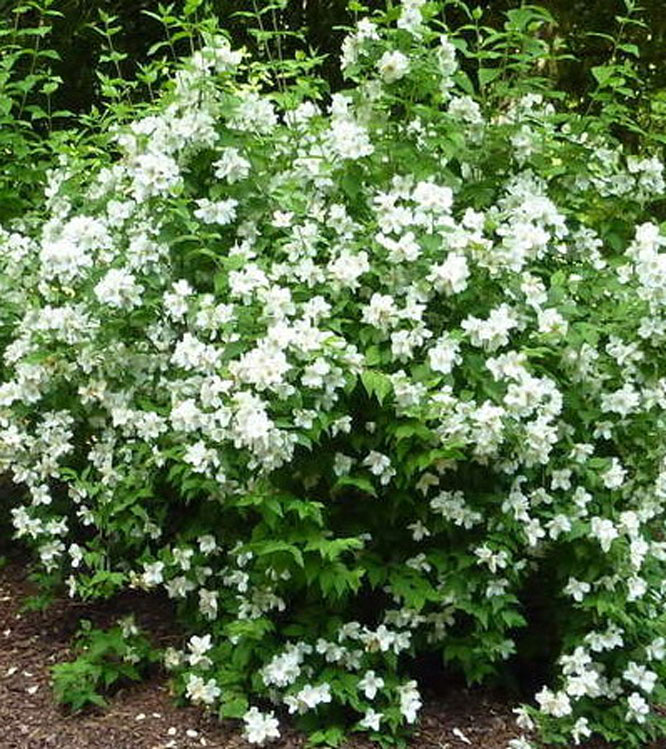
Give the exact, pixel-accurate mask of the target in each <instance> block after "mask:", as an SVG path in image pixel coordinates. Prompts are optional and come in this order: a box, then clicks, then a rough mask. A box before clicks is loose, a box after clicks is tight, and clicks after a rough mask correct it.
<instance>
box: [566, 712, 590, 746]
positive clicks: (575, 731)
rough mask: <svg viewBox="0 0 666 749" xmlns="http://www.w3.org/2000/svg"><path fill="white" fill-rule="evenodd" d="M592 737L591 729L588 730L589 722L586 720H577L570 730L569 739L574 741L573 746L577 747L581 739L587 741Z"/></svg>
mask: <svg viewBox="0 0 666 749" xmlns="http://www.w3.org/2000/svg"><path fill="white" fill-rule="evenodd" d="M591 735H592V729H591V728H590V725H589V721H588V719H587V718H584V717H583V718H578V720H577V721H576V722H575V723H574V725H573V728H572V729H571V737H572V738H573V740H574V744H575V745H576V746H579V744H580V742H581V739H589V738H590V736H591Z"/></svg>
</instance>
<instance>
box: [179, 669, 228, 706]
mask: <svg viewBox="0 0 666 749" xmlns="http://www.w3.org/2000/svg"><path fill="white" fill-rule="evenodd" d="M185 694H186V696H187V697H188V699H190V700H192V702H193V703H194V704H195V705H197V704H204V705H212V704H213V703H214V702H215V700H216V699H217V698H218V697H219V696H220V695H221V694H222V690H221V689H220V688H219V687H218V686H217V683H216V681H215V679H208V681H204V680H203V678H202V677H201V676H196V675H195V674H190V675H189V677H188V679H187V685H186V690H185Z"/></svg>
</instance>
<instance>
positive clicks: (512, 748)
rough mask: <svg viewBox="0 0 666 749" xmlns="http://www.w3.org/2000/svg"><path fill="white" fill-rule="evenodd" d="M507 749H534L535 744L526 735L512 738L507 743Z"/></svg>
mask: <svg viewBox="0 0 666 749" xmlns="http://www.w3.org/2000/svg"><path fill="white" fill-rule="evenodd" d="M507 749H534V744H532V743H530V742H529V741H528V740H527V739H526V738H525V737H524V736H520V737H519V738H517V739H511V741H509V743H508V744H507Z"/></svg>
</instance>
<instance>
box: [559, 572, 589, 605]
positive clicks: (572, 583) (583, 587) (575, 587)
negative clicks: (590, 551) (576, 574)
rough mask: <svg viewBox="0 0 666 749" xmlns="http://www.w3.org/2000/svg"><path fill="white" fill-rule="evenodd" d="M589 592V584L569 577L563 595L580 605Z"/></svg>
mask: <svg viewBox="0 0 666 749" xmlns="http://www.w3.org/2000/svg"><path fill="white" fill-rule="evenodd" d="M591 590H592V586H591V585H590V584H589V583H586V582H583V581H581V580H576V579H575V578H573V577H570V578H569V582H568V583H567V585H566V587H565V588H564V593H565V594H566V595H568V596H571V597H572V598H573V599H574V601H577V602H578V603H580V602H581V601H582V600H583V599H584V598H585V596H586V595H587V594H588V593H589V592H590V591H591Z"/></svg>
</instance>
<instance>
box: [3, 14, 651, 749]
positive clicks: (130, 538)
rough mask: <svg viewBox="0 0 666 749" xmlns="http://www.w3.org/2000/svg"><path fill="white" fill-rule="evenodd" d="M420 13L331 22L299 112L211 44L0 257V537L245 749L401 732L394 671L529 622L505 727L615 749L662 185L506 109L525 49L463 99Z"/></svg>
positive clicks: (284, 88) (642, 509) (625, 732)
mask: <svg viewBox="0 0 666 749" xmlns="http://www.w3.org/2000/svg"><path fill="white" fill-rule="evenodd" d="M436 11H437V8H436V5H435V4H427V5H424V4H423V3H422V2H419V1H418V0H409V2H407V1H406V2H404V3H403V6H402V7H401V8H399V9H397V11H396V10H393V11H389V12H388V13H387V14H386V15H380V16H377V17H376V18H375V19H374V21H373V20H368V19H362V20H360V21H359V22H358V25H357V26H356V27H355V29H353V30H352V31H351V32H350V35H349V36H348V38H347V40H346V42H345V44H344V48H343V56H342V67H343V72H344V73H345V76H346V79H347V81H348V84H349V85H348V88H347V89H345V90H344V91H342V92H340V93H338V94H335V95H334V96H333V97H332V100H331V103H330V106H329V107H323V106H322V105H320V104H319V103H318V102H317V100H312V99H305V98H303V97H302V96H300V93H299V92H300V91H301V89H300V88H299V87H298V84H295V85H294V86H290V85H289V84H287V83H286V82H285V81H284V80H283V81H282V85H281V86H280V89H279V91H278V93H275V94H265V93H262V92H261V90H260V89H259V88H258V84H257V81H256V76H254V75H253V70H254V67H253V65H252V63H250V62H248V61H246V60H244V56H243V53H242V52H241V51H235V50H232V49H231V48H230V46H229V44H228V43H227V42H226V40H225V38H224V37H223V36H221V35H213V36H209V38H208V40H207V44H206V45H205V46H204V47H203V48H202V49H201V50H200V51H198V52H196V53H195V54H194V55H193V57H192V58H191V59H190V60H189V61H187V63H186V64H185V65H184V66H183V67H182V69H181V70H179V72H178V74H177V75H176V76H175V78H174V80H173V83H172V86H171V88H170V89H169V90H168V91H167V92H166V93H165V95H164V97H163V98H162V99H161V101H160V102H159V103H157V104H156V105H155V106H154V107H153V109H152V110H151V111H150V112H149V113H146V114H145V115H143V116H142V117H141V118H139V119H137V120H136V121H134V122H132V123H131V124H130V125H129V126H127V127H123V128H120V129H119V130H118V132H117V134H116V141H115V142H116V145H117V148H118V151H119V157H118V158H116V159H113V158H111V157H110V156H109V160H108V163H106V164H105V165H98V164H97V165H96V166H95V168H94V169H91V168H90V166H89V164H88V162H87V161H86V159H84V158H80V159H77V158H76V156H75V155H74V156H71V157H70V158H68V159H65V160H63V163H62V165H61V167H60V168H58V169H56V170H54V171H52V173H51V175H50V179H49V183H48V186H47V190H46V198H45V203H44V206H43V211H40V212H38V213H34V214H31V215H28V216H26V217H25V218H24V219H23V220H22V221H21V222H18V223H16V224H15V225H12V226H11V227H7V228H6V230H4V231H3V232H2V235H1V236H0V244H1V246H2V253H1V257H0V263H1V265H2V270H1V273H2V283H3V291H4V293H3V314H4V316H5V321H6V325H5V328H6V329H8V330H9V332H8V333H7V336H8V339H9V342H8V344H7V345H6V348H5V350H4V358H3V361H4V371H5V378H4V382H3V384H2V385H1V386H0V404H1V411H0V418H1V421H0V423H1V426H2V429H1V431H0V438H1V444H2V450H3V456H2V457H3V466H4V468H5V469H6V470H7V471H10V472H11V474H12V476H13V478H14V481H15V483H16V485H17V486H21V487H24V488H25V493H24V497H22V496H21V493H17V498H16V499H17V501H16V504H15V507H14V509H13V511H12V514H13V522H14V527H15V530H16V535H17V537H18V538H22V539H25V540H27V541H28V542H30V543H31V544H32V545H33V546H34V548H35V550H36V554H37V557H38V559H39V562H40V564H41V567H42V568H43V571H44V576H43V577H44V581H45V582H52V583H54V584H57V583H58V582H60V581H61V580H64V581H65V582H66V584H67V586H68V588H69V591H70V594H71V595H72V596H81V597H83V598H91V597H98V596H109V595H112V594H113V593H114V592H116V591H117V590H119V589H120V588H122V587H125V586H131V587H135V588H143V589H146V590H150V589H155V588H162V589H164V590H165V591H166V592H167V593H168V595H169V596H170V597H171V598H173V599H175V600H176V601H177V603H178V606H179V609H180V611H181V613H182V618H183V621H184V622H185V623H186V625H187V627H188V628H189V634H190V635H191V636H190V639H189V641H188V643H187V646H186V648H185V649H184V650H182V651H179V650H173V649H171V650H168V651H167V652H166V653H165V662H166V665H167V667H168V668H170V669H172V671H173V674H174V680H175V683H176V685H177V688H178V689H179V691H180V693H181V694H182V695H184V697H185V698H187V699H189V700H191V701H192V702H194V703H197V704H201V705H205V706H214V707H215V709H216V710H218V711H219V713H220V715H221V716H223V717H239V718H241V717H242V718H243V719H244V722H245V726H246V736H247V738H248V739H249V740H250V741H252V742H255V743H260V744H261V743H264V742H266V741H269V740H271V739H274V738H277V737H278V736H279V715H280V714H281V713H283V712H286V713H288V714H291V715H293V716H296V717H298V718H299V720H300V721H301V724H302V726H303V727H304V728H305V729H306V730H309V731H311V732H315V733H314V738H315V740H317V739H318V740H325V741H329V742H330V741H333V740H335V738H336V737H339V735H340V731H341V730H342V727H344V726H347V727H351V728H354V729H359V730H364V731H367V732H369V733H370V734H371V735H372V736H374V737H375V738H379V737H381V736H386V735H388V734H390V733H395V732H399V731H400V730H402V727H404V726H408V725H410V724H413V723H415V721H416V720H417V716H418V712H419V709H420V707H421V703H422V698H421V695H420V693H419V688H418V685H417V683H416V681H415V680H414V679H413V678H412V676H411V674H410V663H411V660H412V657H413V656H415V655H419V654H424V653H438V654H441V655H442V656H443V658H444V660H445V662H446V663H447V664H449V667H450V668H452V669H460V670H462V671H463V672H464V674H465V675H466V677H467V678H468V679H469V680H470V681H481V680H483V679H485V678H487V677H489V676H491V675H492V674H493V673H496V672H497V671H498V670H500V669H502V668H503V667H504V664H505V662H506V661H507V659H509V658H510V657H511V655H512V654H513V653H514V652H515V650H516V638H517V636H518V634H519V631H520V629H521V628H524V627H527V628H528V629H529V628H530V627H532V628H537V630H538V628H539V627H542V628H543V627H544V626H545V625H544V622H547V627H548V629H547V637H546V636H544V637H543V639H542V641H541V640H540V644H539V652H538V655H539V656H540V657H543V658H547V659H550V661H551V662H552V665H553V672H552V677H551V679H550V681H549V683H548V684H546V685H544V686H543V688H542V689H541V690H540V691H539V692H538V693H537V695H536V706H528V707H525V708H523V709H522V710H521V711H520V714H519V721H520V723H521V725H522V726H523V727H524V728H525V730H526V732H529V731H530V730H531V729H532V728H534V726H535V725H537V724H538V726H539V728H540V730H541V731H542V734H543V735H544V736H546V737H547V738H548V739H550V740H553V741H556V742H559V743H563V744H565V745H567V746H570V745H572V743H573V744H578V743H580V742H581V741H582V740H584V739H585V738H586V737H587V736H589V735H590V734H591V733H592V732H598V733H600V734H603V735H605V736H606V737H608V738H611V739H615V740H617V741H619V742H621V746H623V747H631V746H639V745H641V744H642V743H643V742H644V741H645V740H646V739H648V738H649V737H655V736H662V735H666V732H665V731H664V719H663V717H662V716H661V715H660V714H659V712H658V710H656V709H655V706H658V705H659V703H660V702H663V699H664V697H665V696H666V690H665V689H664V676H665V675H666V671H665V669H664V665H663V659H664V655H665V654H666V618H665V617H664V614H663V610H664V594H665V593H666V590H665V588H664V585H663V580H664V563H665V561H666V542H665V541H664V538H663V531H662V523H663V518H664V503H665V502H666V463H665V458H666V450H665V448H666V444H665V442H664V439H663V437H662V434H663V426H664V409H665V408H666V373H665V372H664V367H663V364H662V359H661V356H660V351H661V348H662V347H663V345H664V341H665V340H666V315H665V314H664V311H665V305H666V263H665V262H664V257H666V256H665V255H664V253H663V252H662V251H661V248H662V246H664V245H666V236H664V235H663V234H662V233H661V231H660V227H659V226H658V225H657V224H656V223H655V222H654V220H653V219H652V214H651V211H650V204H651V202H653V201H654V200H656V199H659V198H662V197H663V193H664V180H663V167H662V164H661V163H660V161H659V160H658V159H657V158H656V157H654V156H650V155H649V154H647V155H631V154H628V153H626V152H625V150H623V148H622V147H621V145H620V144H619V143H618V142H617V141H615V140H614V139H613V138H612V137H611V135H610V132H609V128H608V127H607V125H606V124H605V121H603V120H598V121H594V120H592V119H590V118H586V117H583V116H579V115H576V114H573V113H571V112H569V111H567V109H566V107H557V106H555V105H554V104H553V103H551V101H550V98H549V97H548V96H547V95H546V96H544V95H543V94H542V93H535V92H534V91H532V92H530V90H529V87H530V80H532V79H531V78H530V77H529V75H528V76H527V77H525V75H523V73H524V72H527V73H529V72H530V71H532V70H533V68H532V65H533V64H534V63H535V62H536V60H537V59H538V56H539V55H538V54H537V52H540V53H543V49H542V48H541V47H539V43H538V42H537V40H535V39H531V41H532V42H534V43H535V44H537V47H538V49H537V51H536V52H535V51H534V49H532V51H529V50H528V52H527V53H525V54H523V56H522V57H517V56H516V57H515V59H514V57H509V56H508V55H509V53H506V55H507V57H506V59H505V62H506V63H507V64H506V65H505V67H504V69H500V68H497V69H490V70H493V71H494V72H493V73H489V72H488V69H483V70H485V73H483V74H480V75H479V80H478V83H479V86H477V87H475V86H474V85H473V81H472V79H471V78H470V77H469V75H468V73H467V72H464V70H463V69H462V67H461V60H462V59H465V58H469V59H472V60H474V59H476V58H475V57H474V52H473V51H472V50H470V48H469V45H468V44H467V41H466V37H465V35H464V34H463V33H462V32H461V33H456V32H455V31H451V30H449V33H448V34H447V33H443V30H442V29H441V28H440V26H439V25H438V21H437V20H436V18H435V12H436ZM524 12H525V13H527V14H528V16H527V18H528V20H530V22H533V21H534V20H535V18H536V20H537V21H538V19H539V14H538V13H537V12H536V11H534V10H529V9H528V10H525V11H524ZM530 13H531V14H536V15H531V16H530V15H529V14H530ZM503 40H504V37H502V35H500V36H499V41H498V42H497V43H498V45H501V44H502V43H503ZM530 49H531V48H530ZM498 54H499V53H498ZM465 67H466V69H467V67H468V66H465ZM496 73H497V74H496ZM533 80H534V81H535V86H536V85H538V86H539V87H540V88H543V82H541V81H539V80H538V79H536V78H535V79H533ZM535 601H536V602H537V604H538V605H536V604H534V602H535ZM533 604H534V605H533ZM537 609H539V610H541V611H542V613H541V614H540V617H541V619H539V620H537V619H536V618H535V617H537V614H536V613H533V612H535V611H536V610H537ZM539 633H540V631H537V634H539ZM276 711H277V712H276ZM322 726H324V729H322V730H319V731H317V729H321V727H322ZM523 744H524V745H525V746H529V743H527V739H526V740H525V742H523Z"/></svg>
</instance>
